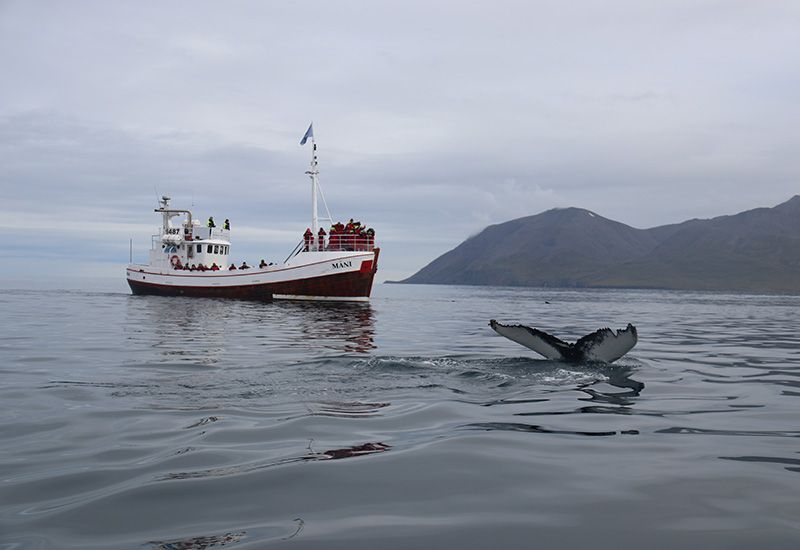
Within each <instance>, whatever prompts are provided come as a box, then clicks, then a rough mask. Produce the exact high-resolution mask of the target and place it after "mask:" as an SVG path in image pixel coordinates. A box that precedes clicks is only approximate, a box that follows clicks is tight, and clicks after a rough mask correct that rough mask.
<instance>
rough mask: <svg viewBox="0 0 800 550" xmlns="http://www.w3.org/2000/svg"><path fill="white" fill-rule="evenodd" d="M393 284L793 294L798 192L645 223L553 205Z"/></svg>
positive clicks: (799, 249) (799, 248) (799, 283)
mask: <svg viewBox="0 0 800 550" xmlns="http://www.w3.org/2000/svg"><path fill="white" fill-rule="evenodd" d="M401 282H403V283H430V284H463V285H502V286H551V287H615V288H669V289H698V290H736V291H749V292H800V195H798V196H795V197H793V198H792V199H790V200H788V201H787V202H785V203H782V204H780V205H778V206H776V207H774V208H756V209H754V210H748V211H746V212H741V213H739V214H736V215H733V216H720V217H717V218H712V219H708V220H698V219H695V220H689V221H686V222H683V223H679V224H672V225H665V226H659V227H654V228H651V229H636V228H633V227H630V226H628V225H625V224H623V223H619V222H616V221H613V220H610V219H608V218H604V217H602V216H599V215H597V214H595V213H594V212H590V211H588V210H584V209H581V208H557V209H553V210H548V211H546V212H542V213H541V214H537V215H535V216H528V217H525V218H519V219H516V220H511V221H509V222H505V223H501V224H497V225H492V226H489V227H487V228H486V229H484V230H483V231H481V232H480V233H479V234H477V235H475V236H473V237H470V238H469V239H467V240H466V241H464V242H463V243H461V244H460V245H458V246H457V247H456V248H454V249H453V250H451V251H450V252H447V253H446V254H444V255H442V256H440V257H439V258H437V259H435V260H434V261H432V262H431V263H430V264H428V265H427V266H425V267H424V268H423V269H421V270H420V271H419V272H417V273H416V274H414V275H412V276H411V277H409V278H408V279H406V280H404V281H401Z"/></svg>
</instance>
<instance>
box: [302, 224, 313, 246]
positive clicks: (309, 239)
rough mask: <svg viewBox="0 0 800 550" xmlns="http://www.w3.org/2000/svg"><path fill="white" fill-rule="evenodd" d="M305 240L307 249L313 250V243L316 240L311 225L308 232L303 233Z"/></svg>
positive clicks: (307, 229)
mask: <svg viewBox="0 0 800 550" xmlns="http://www.w3.org/2000/svg"><path fill="white" fill-rule="evenodd" d="M303 242H304V243H305V251H306V252H308V251H309V250H311V244H312V243H313V242H314V234H313V233H312V232H311V228H310V227H307V228H306V232H305V233H303Z"/></svg>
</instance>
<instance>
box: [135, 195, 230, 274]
mask: <svg viewBox="0 0 800 550" xmlns="http://www.w3.org/2000/svg"><path fill="white" fill-rule="evenodd" d="M169 201H170V198H169V197H166V196H165V197H161V200H160V201H159V204H160V207H159V208H157V209H156V210H155V211H156V212H159V213H161V214H162V216H163V220H162V225H161V227H160V228H159V229H158V232H157V234H155V235H153V236H152V245H151V248H150V265H151V266H153V267H159V268H162V269H178V268H182V267H183V266H184V265H194V266H201V265H202V266H205V267H206V268H209V269H210V268H211V266H213V265H214V264H217V266H218V267H219V268H220V269H225V268H226V267H227V265H228V256H229V253H230V244H231V241H230V230H229V229H221V228H219V227H202V226H201V225H200V222H199V221H198V220H196V219H193V218H192V213H191V212H190V211H189V210H175V209H171V208H170V207H169ZM183 214H185V218H184V219H182V220H180V222H178V223H177V224H174V223H173V218H176V217H180V216H181V215H183Z"/></svg>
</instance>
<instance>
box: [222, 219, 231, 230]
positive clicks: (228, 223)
mask: <svg viewBox="0 0 800 550" xmlns="http://www.w3.org/2000/svg"><path fill="white" fill-rule="evenodd" d="M230 228H231V222H230V220H228V218H225V222H224V223H223V224H222V229H227V230H229V231H230Z"/></svg>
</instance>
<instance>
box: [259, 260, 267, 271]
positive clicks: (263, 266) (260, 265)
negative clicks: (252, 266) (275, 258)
mask: <svg viewBox="0 0 800 550" xmlns="http://www.w3.org/2000/svg"><path fill="white" fill-rule="evenodd" d="M258 267H260V268H261V269H264V268H265V267H267V262H265V261H264V259H263V258H262V259H261V261H260V262H258Z"/></svg>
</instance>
